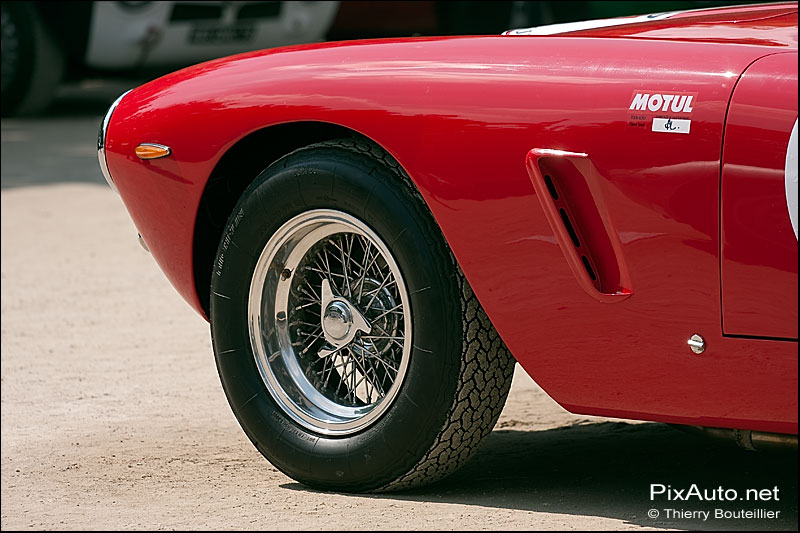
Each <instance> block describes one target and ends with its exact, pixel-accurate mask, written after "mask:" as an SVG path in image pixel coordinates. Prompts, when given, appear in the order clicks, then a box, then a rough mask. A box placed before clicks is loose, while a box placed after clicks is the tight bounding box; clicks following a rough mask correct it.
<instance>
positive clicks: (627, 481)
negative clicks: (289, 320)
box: [0, 118, 797, 530]
mask: <svg viewBox="0 0 800 533" xmlns="http://www.w3.org/2000/svg"><path fill="white" fill-rule="evenodd" d="M96 124H97V122H96V120H95V119H94V118H92V119H91V120H89V119H86V120H84V119H70V118H61V119H58V120H56V121H51V122H46V121H44V122H42V121H39V122H36V121H34V122H19V121H4V123H3V191H2V209H0V212H1V213H2V239H1V240H0V244H1V245H2V297H1V298H0V304H1V306H2V499H1V500H0V501H1V502H2V513H1V514H2V516H1V519H0V522H1V524H0V525H2V529H3V530H6V529H92V530H95V529H272V530H275V529H277V530H297V529H312V530H350V529H356V530H374V529H404V530H409V529H411V530H422V529H440V530H485V529H501V530H511V529H515V530H516V529H542V530H548V529H549V530H555V529H598V530H603V529H608V530H611V529H614V530H616V529H648V528H676V529H731V528H735V529H776V530H783V529H795V530H796V529H797V481H796V479H797V459H796V456H795V455H791V456H780V455H762V454H751V453H745V452H740V451H739V450H736V449H730V448H727V447H721V446H718V445H714V444H711V443H709V442H707V441H704V440H698V439H697V438H695V437H693V436H691V435H687V434H684V433H682V432H679V431H676V430H675V429H673V428H672V427H669V426H665V425H661V424H650V423H638V424H636V423H634V424H629V423H625V422H621V421H616V420H613V421H610V420H606V419H599V418H591V417H584V416H577V415H572V414H569V413H567V412H565V411H564V410H563V409H561V408H560V407H559V406H558V405H556V404H555V403H554V402H553V401H552V400H550V399H549V398H548V397H547V396H546V395H545V394H544V393H543V392H542V391H541V390H540V389H539V388H538V387H537V386H536V385H535V384H534V383H533V381H532V380H531V379H530V378H529V377H528V376H527V375H526V374H525V373H524V372H522V371H520V370H519V368H518V369H517V374H516V375H515V379H514V385H513V387H512V392H511V395H510V397H509V400H508V403H507V405H506V408H505V410H504V412H503V414H502V416H501V419H500V422H499V423H498V425H497V427H496V429H495V431H494V432H493V433H492V434H491V435H490V436H489V437H488V438H487V439H486V441H485V442H484V445H483V446H482V448H481V449H480V450H479V452H478V453H477V454H476V456H474V457H473V459H472V460H471V461H470V462H469V463H468V464H467V465H466V466H465V467H464V468H462V469H461V470H459V471H458V472H456V473H455V474H454V475H453V476H451V477H449V478H447V479H445V480H444V481H442V482H440V483H438V484H435V485H432V486H429V487H426V488H422V489H417V490H414V491H408V492H402V493H395V494H388V495H369V496H363V495H347V494H336V493H324V492H318V491H314V490H310V489H308V488H307V487H305V486H303V485H300V484H298V483H296V482H294V481H293V480H291V479H289V478H288V477H286V476H284V475H283V474H282V473H280V472H278V471H277V470H276V469H275V468H273V467H272V466H271V465H270V464H269V463H268V462H267V461H266V460H265V459H263V458H262V457H261V455H260V454H259V453H258V452H257V451H256V450H255V449H254V447H253V446H252V445H251V444H250V442H249V441H248V440H247V439H246V437H245V435H244V434H243V432H242V431H241V429H240V428H239V426H238V425H237V423H236V420H235V419H234V417H233V414H232V413H231V411H230V409H229V407H228V404H227V402H226V399H225V396H224V394H223V392H222V388H221V386H220V384H219V380H218V378H217V375H216V369H215V365H214V361H213V355H212V350H211V344H210V339H209V330H208V325H207V324H206V322H205V321H204V320H203V319H202V318H200V317H199V316H197V315H196V314H195V313H194V312H193V311H192V310H191V309H190V308H189V307H188V306H187V305H186V304H185V303H184V302H183V301H182V300H181V298H180V297H179V296H178V295H177V293H176V292H175V291H174V290H173V289H172V288H171V286H170V285H169V284H168V282H167V281H166V279H165V278H164V276H163V275H162V274H161V272H160V271H159V270H158V268H157V266H156V265H155V263H154V262H153V260H152V258H151V257H150V256H149V255H148V254H147V253H146V252H144V251H143V250H142V249H141V248H140V247H139V245H138V244H137V243H136V239H135V236H136V231H135V228H134V226H133V224H132V222H131V221H130V219H129V218H128V215H127V213H126V211H125V209H124V207H123V205H122V203H121V201H120V199H119V198H118V197H117V196H116V195H115V194H114V193H113V192H112V191H111V190H110V189H108V188H107V187H106V186H104V185H101V184H99V183H98V182H99V181H101V178H98V176H99V173H98V172H97V170H96V159H94V157H95V155H94V150H93V136H94V134H95V133H94V132H95V131H96ZM59 128H61V129H59ZM54 132H55V133H54ZM59 132H61V134H59ZM84 136H88V139H84V138H83V137H84ZM51 138H52V140H48V139H51ZM42 139H45V140H47V142H52V143H54V144H52V145H50V146H47V147H44V148H43V147H42V146H41V145H37V144H36V143H37V142H38V141H41V140H42ZM41 142H44V141H41ZM31 152H35V153H37V154H38V156H36V157H31V158H30V159H28V160H27V161H26V160H24V159H23V157H25V154H29V153H31ZM14 158H16V159H14ZM7 159H8V161H7ZM48 172H50V173H52V175H48V174H47V173H48ZM26 173H35V174H36V179H33V178H31V179H30V180H28V179H27V178H26ZM64 173H66V174H67V175H72V176H78V177H79V179H70V180H67V181H69V183H60V181H63V180H60V179H59V176H61V175H63V174H64ZM48 176H49V178H48ZM84 178H85V179H84ZM73 181H84V182H85V183H74V182H73ZM30 183H35V185H33V186H31V185H30ZM756 392H757V391H747V392H746V393H748V394H750V393H756ZM652 483H660V484H664V485H671V486H672V487H679V488H689V487H690V485H691V484H692V483H696V484H697V485H698V486H699V487H700V488H709V489H715V488H717V487H723V488H724V489H729V488H733V489H736V490H738V491H739V492H740V494H742V495H743V494H744V490H745V489H746V488H757V489H762V488H770V489H772V488H773V487H777V489H778V498H779V500H778V501H769V502H741V501H736V502H731V503H729V504H725V505H723V504H720V503H719V502H704V503H698V502H689V503H686V502H680V501H678V502H676V501H666V499H665V498H661V499H659V500H656V501H651V500H650V493H649V491H650V485H651V484H652ZM717 508H725V509H730V510H740V509H745V510H749V509H765V510H768V511H773V512H778V516H777V518H774V519H767V518H763V519H753V520H745V519H738V520H737V519H731V520H720V519H714V517H713V511H714V509H717ZM651 509H655V510H657V511H659V517H658V518H656V519H653V518H650V517H649V516H648V511H650V510H651ZM669 510H684V511H688V510H700V511H711V512H712V516H711V517H710V518H709V519H708V520H707V521H703V519H702V516H700V515H695V517H693V518H685V517H682V518H676V517H674V516H673V517H670V516H668V515H669V514H670V512H669Z"/></svg>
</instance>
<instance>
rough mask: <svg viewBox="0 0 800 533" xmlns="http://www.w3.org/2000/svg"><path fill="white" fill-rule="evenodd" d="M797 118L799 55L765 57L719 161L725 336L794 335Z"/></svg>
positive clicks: (750, 74)
mask: <svg viewBox="0 0 800 533" xmlns="http://www.w3.org/2000/svg"><path fill="white" fill-rule="evenodd" d="M795 120H797V54H796V53H793V54H776V55H771V56H768V57H765V58H763V59H760V60H759V61H757V62H756V63H755V64H753V65H752V66H751V67H750V68H748V69H747V71H746V72H745V73H744V74H743V75H742V78H741V80H739V83H738V84H737V85H736V91H735V92H734V94H733V98H732V100H731V105H730V110H729V111H728V121H727V127H726V129H725V150H724V152H723V158H722V165H723V166H722V229H721V234H722V311H723V330H724V332H725V333H726V334H732V335H752V336H767V337H785V338H793V339H796V338H797V237H796V236H795V234H794V231H793V230H792V224H791V220H790V219H789V210H788V208H787V205H786V192H785V184H784V168H785V162H786V150H787V147H788V144H789V136H790V134H791V132H792V127H793V126H794V123H795Z"/></svg>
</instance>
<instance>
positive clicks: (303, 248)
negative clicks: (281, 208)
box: [248, 209, 412, 435]
mask: <svg viewBox="0 0 800 533" xmlns="http://www.w3.org/2000/svg"><path fill="white" fill-rule="evenodd" d="M248 322H249V329H250V341H251V345H252V349H253V354H254V356H255V359H256V364H257V366H258V369H259V372H260V374H261V377H262V379H263V381H264V384H265V385H266V387H267V389H268V390H269V392H270V394H271V395H272V396H273V398H274V399H275V400H276V401H277V402H278V404H279V405H280V406H281V407H282V408H283V410H284V411H285V412H286V413H287V414H288V415H289V416H290V417H291V418H293V419H294V420H295V421H296V422H297V423H299V424H301V425H303V426H304V427H306V428H307V429H309V430H311V431H313V432H316V433H320V434H324V435H342V434H349V433H353V432H356V431H360V430H362V429H364V428H365V427H367V426H369V425H370V424H372V423H374V422H375V421H376V420H378V419H379V418H380V417H381V415H382V414H383V413H385V412H386V411H387V410H388V409H389V407H390V405H391V404H392V401H393V400H394V399H395V397H396V396H397V393H398V390H399V389H400V386H401V384H402V382H403V378H404V376H405V373H406V369H407V367H408V364H409V359H410V353H411V324H412V322H411V310H410V307H409V297H408V294H407V290H406V287H405V284H404V282H403V278H402V275H401V273H400V270H399V268H398V266H397V263H396V262H395V260H394V258H393V257H392V255H391V253H390V252H389V249H388V248H387V246H386V245H385V244H384V243H383V241H382V240H381V239H380V238H379V237H378V236H377V235H376V234H375V233H374V232H373V231H372V230H371V229H370V228H369V227H367V225H366V224H364V223H363V222H361V221H360V220H358V219H357V218H355V217H353V216H351V215H349V214H346V213H343V212H341V211H334V210H326V209H317V210H312V211H308V212H306V213H303V214H301V215H298V216H296V217H294V218H292V219H291V220H289V221H288V222H286V223H285V224H284V225H283V226H281V228H280V229H278V231H277V232H275V234H274V235H273V237H272V238H271V239H270V240H269V241H268V242H267V245H266V246H265V247H264V250H263V252H262V253H261V256H260V258H259V259H258V262H257V263H256V267H255V269H254V272H253V278H252V281H251V284H250V295H249V303H248Z"/></svg>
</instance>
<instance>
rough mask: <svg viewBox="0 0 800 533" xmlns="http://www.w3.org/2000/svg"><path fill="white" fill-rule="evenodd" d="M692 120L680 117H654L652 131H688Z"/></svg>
mask: <svg viewBox="0 0 800 533" xmlns="http://www.w3.org/2000/svg"><path fill="white" fill-rule="evenodd" d="M691 127H692V121H691V120H686V119H682V118H654V119H653V131H658V132H660V133H689V130H690V129H691Z"/></svg>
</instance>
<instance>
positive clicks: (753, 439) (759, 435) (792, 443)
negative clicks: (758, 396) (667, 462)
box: [675, 425, 797, 452]
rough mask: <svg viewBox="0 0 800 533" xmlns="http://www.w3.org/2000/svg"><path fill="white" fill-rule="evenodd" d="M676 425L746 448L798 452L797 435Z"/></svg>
mask: <svg viewBox="0 0 800 533" xmlns="http://www.w3.org/2000/svg"><path fill="white" fill-rule="evenodd" d="M675 427H676V428H678V429H680V430H682V431H686V432H688V433H692V434H695V435H702V436H704V437H711V438H713V439H717V440H724V441H728V442H734V443H736V445H737V446H739V447H740V448H743V449H745V450H750V451H759V452H762V451H763V452H781V451H783V452H785V451H795V452H797V435H789V434H786V433H766V432H764V431H751V430H749V429H728V428H709V427H703V426H683V425H675Z"/></svg>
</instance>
